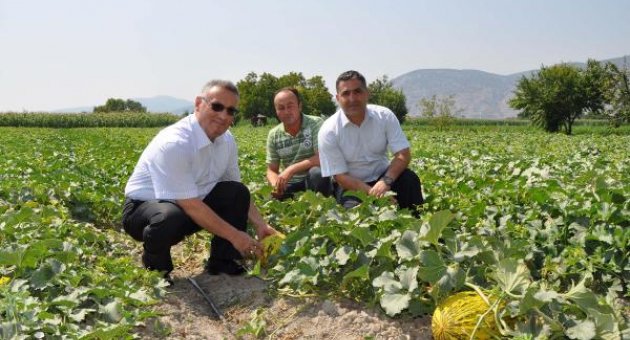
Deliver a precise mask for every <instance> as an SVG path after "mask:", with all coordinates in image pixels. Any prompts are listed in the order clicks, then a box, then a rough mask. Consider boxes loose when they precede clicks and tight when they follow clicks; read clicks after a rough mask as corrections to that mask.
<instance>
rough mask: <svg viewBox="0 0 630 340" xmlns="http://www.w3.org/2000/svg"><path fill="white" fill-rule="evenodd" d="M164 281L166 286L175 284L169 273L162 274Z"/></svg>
mask: <svg viewBox="0 0 630 340" xmlns="http://www.w3.org/2000/svg"><path fill="white" fill-rule="evenodd" d="M164 281H166V283H168V286H167V287H171V286H173V285H175V282H174V281H173V279H172V278H171V275H169V274H168V273H166V274H164Z"/></svg>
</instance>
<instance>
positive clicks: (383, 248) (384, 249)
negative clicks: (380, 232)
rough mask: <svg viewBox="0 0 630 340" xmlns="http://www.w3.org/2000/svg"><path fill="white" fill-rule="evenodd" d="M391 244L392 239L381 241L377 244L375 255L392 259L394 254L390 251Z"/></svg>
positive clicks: (392, 242)
mask: <svg viewBox="0 0 630 340" xmlns="http://www.w3.org/2000/svg"><path fill="white" fill-rule="evenodd" d="M392 244H394V241H393V240H390V241H387V242H383V243H381V244H380V245H379V246H378V251H377V252H376V256H380V257H385V258H387V259H390V260H391V259H394V254H393V253H392Z"/></svg>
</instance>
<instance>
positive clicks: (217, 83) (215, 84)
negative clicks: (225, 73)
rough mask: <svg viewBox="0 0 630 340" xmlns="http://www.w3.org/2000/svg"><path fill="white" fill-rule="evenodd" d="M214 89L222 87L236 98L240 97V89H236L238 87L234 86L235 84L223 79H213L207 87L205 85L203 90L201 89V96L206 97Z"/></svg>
mask: <svg viewBox="0 0 630 340" xmlns="http://www.w3.org/2000/svg"><path fill="white" fill-rule="evenodd" d="M213 87H220V88H223V89H226V90H228V91H230V92H232V93H234V94H235V95H236V97H239V94H238V89H237V88H236V85H234V83H232V82H231V81H229V80H221V79H213V80H210V81H209V82H207V83H206V85H204V86H203V88H202V89H201V94H204V95H205V94H206V93H208V91H210V89H212V88H213Z"/></svg>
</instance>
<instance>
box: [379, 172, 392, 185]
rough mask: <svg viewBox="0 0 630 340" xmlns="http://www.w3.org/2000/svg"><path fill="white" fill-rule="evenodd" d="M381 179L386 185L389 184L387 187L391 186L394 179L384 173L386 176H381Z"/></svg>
mask: <svg viewBox="0 0 630 340" xmlns="http://www.w3.org/2000/svg"><path fill="white" fill-rule="evenodd" d="M381 179H382V180H383V182H384V183H385V184H387V186H389V187H391V186H392V183H394V179H393V178H391V177H389V176H387V175H386V176H383V177H381Z"/></svg>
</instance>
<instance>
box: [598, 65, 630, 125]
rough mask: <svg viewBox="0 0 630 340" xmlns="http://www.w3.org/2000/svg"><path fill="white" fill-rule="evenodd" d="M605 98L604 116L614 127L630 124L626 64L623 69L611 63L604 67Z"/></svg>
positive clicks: (629, 95)
mask: <svg viewBox="0 0 630 340" xmlns="http://www.w3.org/2000/svg"><path fill="white" fill-rule="evenodd" d="M605 70H606V75H607V77H606V80H605V84H606V87H605V98H606V103H607V105H606V107H605V110H604V114H605V116H606V118H608V119H609V120H610V122H611V124H613V125H614V126H616V127H618V126H620V125H621V124H623V123H629V122H630V70H629V69H628V66H627V64H626V65H624V67H623V68H619V67H617V66H616V65H615V64H613V63H610V62H609V63H607V64H606V65H605Z"/></svg>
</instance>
